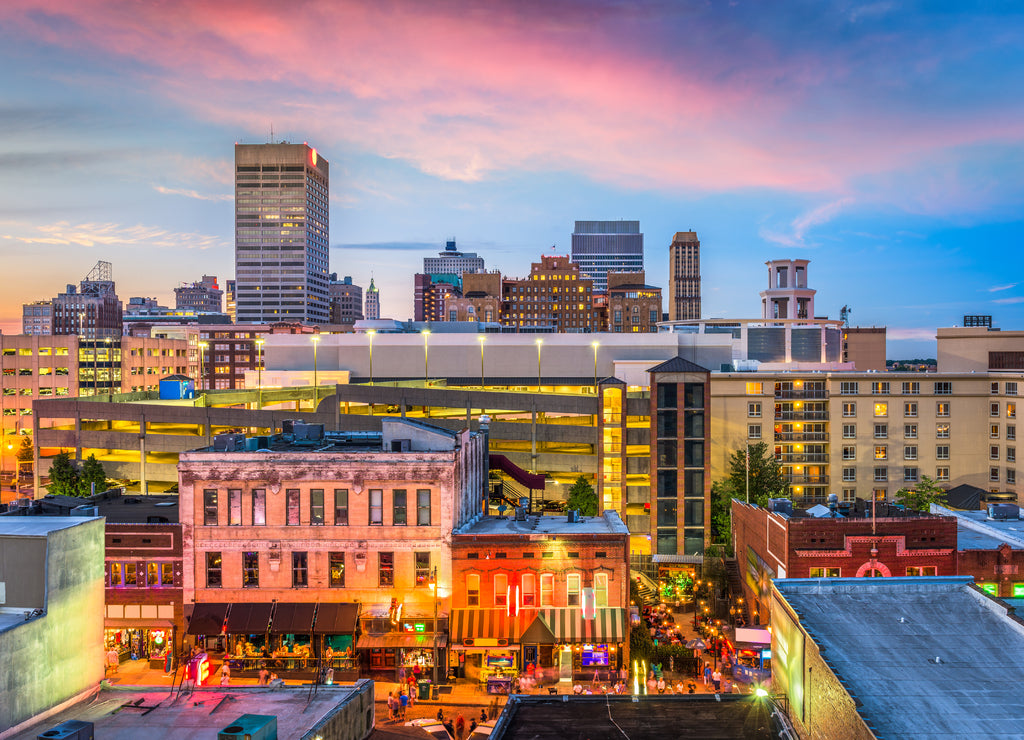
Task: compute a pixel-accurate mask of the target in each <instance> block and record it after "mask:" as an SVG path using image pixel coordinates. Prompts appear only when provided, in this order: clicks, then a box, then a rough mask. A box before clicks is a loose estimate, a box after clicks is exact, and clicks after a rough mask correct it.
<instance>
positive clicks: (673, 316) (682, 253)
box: [668, 231, 700, 321]
mask: <svg viewBox="0 0 1024 740" xmlns="http://www.w3.org/2000/svg"><path fill="white" fill-rule="evenodd" d="M668 250H669V260H668V261H669V273H670V274H671V275H672V283H671V285H670V291H671V294H670V295H669V303H668V317H669V320H671V321H684V320H686V319H699V318H700V239H698V238H697V232H696V231H677V232H676V235H675V236H674V237H672V245H671V246H670V247H669V248H668Z"/></svg>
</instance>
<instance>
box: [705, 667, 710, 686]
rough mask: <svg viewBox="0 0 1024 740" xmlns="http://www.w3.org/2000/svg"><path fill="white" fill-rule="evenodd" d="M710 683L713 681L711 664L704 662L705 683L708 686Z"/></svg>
mask: <svg viewBox="0 0 1024 740" xmlns="http://www.w3.org/2000/svg"><path fill="white" fill-rule="evenodd" d="M709 683H711V664H710V663H705V664H704V685H705V686H707V685H708V684H709Z"/></svg>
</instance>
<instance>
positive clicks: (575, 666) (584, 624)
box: [521, 607, 629, 683]
mask: <svg viewBox="0 0 1024 740" xmlns="http://www.w3.org/2000/svg"><path fill="white" fill-rule="evenodd" d="M521 639H522V645H523V665H524V672H525V673H526V674H527V675H532V676H533V677H535V678H536V679H537V680H538V681H539V682H541V683H553V682H555V681H571V682H574V681H576V680H586V681H592V680H593V679H594V678H595V674H597V676H598V677H599V678H600V679H601V680H602V681H606V682H608V683H611V682H612V676H611V674H610V672H611V671H617V670H619V669H620V668H621V667H622V666H623V665H624V663H625V662H627V661H628V659H629V653H628V650H629V642H628V640H629V633H628V631H627V630H626V610H625V609H621V608H612V607H600V608H597V609H595V615H594V617H593V618H592V619H584V618H583V611H582V609H579V608H575V607H573V608H567V609H559V608H550V609H539V610H537V611H536V612H535V613H534V616H533V618H532V619H530V621H529V623H528V624H527V626H526V629H524V630H523V633H522V638H521Z"/></svg>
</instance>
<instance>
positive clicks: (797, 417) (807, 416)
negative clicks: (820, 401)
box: [775, 411, 828, 421]
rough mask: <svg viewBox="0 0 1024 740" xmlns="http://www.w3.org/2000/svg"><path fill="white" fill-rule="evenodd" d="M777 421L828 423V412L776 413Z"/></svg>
mask: <svg viewBox="0 0 1024 740" xmlns="http://www.w3.org/2000/svg"><path fill="white" fill-rule="evenodd" d="M775 419H776V421H828V411H776V412H775Z"/></svg>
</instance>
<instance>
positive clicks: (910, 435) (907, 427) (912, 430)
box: [903, 424, 917, 439]
mask: <svg viewBox="0 0 1024 740" xmlns="http://www.w3.org/2000/svg"><path fill="white" fill-rule="evenodd" d="M903 436H904V437H906V438H907V439H917V424H904V425H903Z"/></svg>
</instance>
